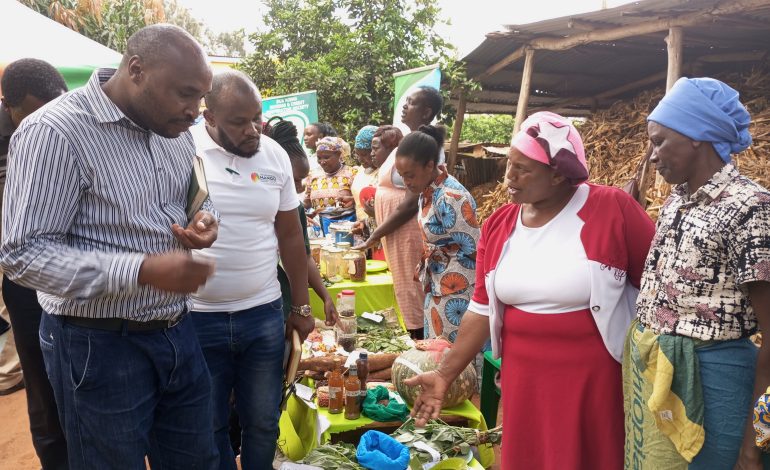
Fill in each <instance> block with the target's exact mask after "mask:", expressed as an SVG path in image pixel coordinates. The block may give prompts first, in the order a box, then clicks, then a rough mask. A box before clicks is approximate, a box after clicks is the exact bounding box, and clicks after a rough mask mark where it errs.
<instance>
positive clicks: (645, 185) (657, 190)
mask: <svg viewBox="0 0 770 470" xmlns="http://www.w3.org/2000/svg"><path fill="white" fill-rule="evenodd" d="M666 44H667V49H668V72H667V74H666V91H667V92H668V90H670V89H671V87H672V86H674V83H676V81H677V80H679V77H680V76H681V75H682V49H683V46H684V32H683V31H682V27H681V26H675V27H673V28H671V29H669V31H668V36H666ZM651 155H652V147H651V146H650V147H649V148H648V150H647V155H646V156H645V159H644V164H643V165H642V172H641V175H642V177H641V180H640V181H639V203H640V204H642V207H645V206H646V205H647V204H646V203H647V191H648V189H650V188H649V186H650V184H651V183H652V190H653V191H652V193H653V197H655V196H656V195H658V194H660V195H662V194H663V193H667V192H668V188H667V183H666V181H665V180H664V179H663V177H662V176H660V174H656V175H655V178H654V181H653V178H651V175H650V174H649V173H651V172H653V171H654V170H653V169H652V166H651V165H650V156H651Z"/></svg>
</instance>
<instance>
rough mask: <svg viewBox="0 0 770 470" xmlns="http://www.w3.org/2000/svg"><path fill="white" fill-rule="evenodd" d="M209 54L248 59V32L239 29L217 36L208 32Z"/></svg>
mask: <svg viewBox="0 0 770 470" xmlns="http://www.w3.org/2000/svg"><path fill="white" fill-rule="evenodd" d="M207 39H208V41H207V43H206V44H207V48H208V51H209V54H212V55H221V56H227V57H246V47H245V46H246V31H245V30H243V29H237V30H235V31H225V32H223V33H219V34H215V33H213V32H211V31H208V32H207Z"/></svg>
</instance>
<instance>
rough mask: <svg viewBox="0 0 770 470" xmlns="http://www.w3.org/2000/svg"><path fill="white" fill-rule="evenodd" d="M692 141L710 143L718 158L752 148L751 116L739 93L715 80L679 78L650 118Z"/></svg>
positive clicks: (723, 158) (725, 158)
mask: <svg viewBox="0 0 770 470" xmlns="http://www.w3.org/2000/svg"><path fill="white" fill-rule="evenodd" d="M647 120H648V121H654V122H657V123H658V124H661V125H663V126H666V127H668V128H669V129H673V130H675V131H676V132H679V133H680V134H682V135H685V136H687V137H689V138H690V139H692V140H696V141H699V142H711V145H713V146H714V150H716V152H717V154H719V157H720V158H721V159H722V160H724V161H725V162H730V154H733V153H739V152H742V151H743V150H745V149H746V148H748V146H749V145H751V134H749V124H750V123H751V116H749V112H748V111H746V108H744V107H743V105H742V104H741V102H740V101H738V92H737V91H735V90H734V89H732V88H730V87H729V86H727V85H726V84H724V83H722V82H720V81H719V80H715V79H713V78H680V79H679V80H677V81H676V83H675V84H674V86H673V87H671V89H670V90H669V91H668V93H666V96H664V97H663V99H662V100H660V103H658V106H656V107H655V109H653V110H652V112H651V113H650V115H649V116H648V117H647Z"/></svg>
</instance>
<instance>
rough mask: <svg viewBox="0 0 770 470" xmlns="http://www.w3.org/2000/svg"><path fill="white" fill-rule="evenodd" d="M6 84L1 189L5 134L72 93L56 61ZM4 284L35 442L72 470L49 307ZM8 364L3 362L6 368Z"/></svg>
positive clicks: (10, 71) (26, 65)
mask: <svg viewBox="0 0 770 470" xmlns="http://www.w3.org/2000/svg"><path fill="white" fill-rule="evenodd" d="M0 85H1V86H2V89H3V99H2V101H3V106H2V108H1V109H0V168H1V170H0V187H4V186H5V170H6V166H7V161H8V160H7V156H8V145H7V141H6V140H5V139H4V138H3V136H4V135H7V136H8V137H9V139H8V140H10V136H11V135H12V134H13V131H15V130H16V128H17V127H19V124H21V121H22V120H23V119H24V118H25V117H27V116H28V115H30V114H32V113H33V112H35V111H37V110H38V109H40V108H41V107H42V106H43V105H45V104H46V103H48V102H50V101H52V100H53V99H55V98H58V97H59V96H61V95H62V94H64V93H66V92H67V84H66V83H65V81H64V77H62V75H61V74H60V73H59V71H58V70H56V68H55V67H54V66H53V65H51V64H49V63H48V62H45V61H42V60H39V59H31V58H27V59H19V60H17V61H14V62H12V63H10V64H8V66H7V67H6V68H5V70H4V71H3V76H2V81H0ZM5 117H7V121H8V125H7V127H8V130H7V131H6V130H4V128H5V127H6V126H5V125H4V124H5V119H4V118H5ZM4 144H5V145H4ZM2 286H3V287H2V292H3V301H4V303H5V306H6V307H7V309H8V316H9V317H10V319H11V324H12V326H13V338H14V339H15V341H16V350H17V351H18V360H19V361H21V366H22V369H23V370H24V382H23V384H24V386H25V387H26V388H27V412H28V413H29V429H30V432H31V433H32V444H33V445H34V446H35V452H36V453H37V456H38V458H39V459H40V465H41V466H42V467H43V470H54V469H66V468H67V442H66V441H65V439H64V432H63V431H62V428H61V424H60V423H59V414H58V412H57V410H56V402H55V401H54V395H53V390H52V389H51V384H50V383H49V382H48V374H47V373H46V371H45V364H44V363H43V352H42V351H41V349H40V336H39V330H40V319H41V318H42V315H43V309H42V307H40V304H39V303H38V301H37V293H36V292H35V291H34V290H33V289H28V288H26V287H24V286H20V285H18V284H16V283H15V282H13V281H11V280H10V279H8V277H6V276H3V284H2ZM9 336H10V334H9ZM9 340H10V338H9ZM7 345H8V343H6V346H7ZM2 355H3V354H2V353H0V356H2ZM0 362H2V360H0ZM2 368H3V365H2V364H0V370H2ZM19 375H21V371H19ZM0 381H2V379H0Z"/></svg>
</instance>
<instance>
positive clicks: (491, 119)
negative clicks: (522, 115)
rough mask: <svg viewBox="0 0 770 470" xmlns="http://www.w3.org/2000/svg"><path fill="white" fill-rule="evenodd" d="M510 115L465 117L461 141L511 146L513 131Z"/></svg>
mask: <svg viewBox="0 0 770 470" xmlns="http://www.w3.org/2000/svg"><path fill="white" fill-rule="evenodd" d="M513 121H514V119H513V116H511V115H510V114H478V115H469V116H465V120H464V121H463V130H462V132H461V133H460V140H461V141H463V142H489V143H495V144H509V143H510V142H511V131H512V130H513Z"/></svg>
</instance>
